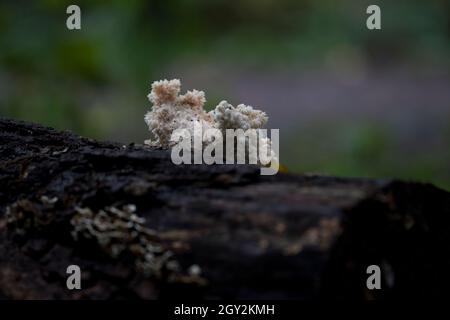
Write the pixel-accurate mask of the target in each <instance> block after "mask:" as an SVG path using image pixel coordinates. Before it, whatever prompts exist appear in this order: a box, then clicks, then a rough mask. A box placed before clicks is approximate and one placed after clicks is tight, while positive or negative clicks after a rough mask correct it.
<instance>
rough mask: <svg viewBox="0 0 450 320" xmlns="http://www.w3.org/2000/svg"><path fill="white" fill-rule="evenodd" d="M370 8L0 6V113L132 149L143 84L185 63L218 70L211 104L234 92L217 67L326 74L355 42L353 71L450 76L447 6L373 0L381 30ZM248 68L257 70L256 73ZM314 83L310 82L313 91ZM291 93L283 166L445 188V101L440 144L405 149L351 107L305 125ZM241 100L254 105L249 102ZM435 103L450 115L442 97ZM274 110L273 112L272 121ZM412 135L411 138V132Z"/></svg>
mask: <svg viewBox="0 0 450 320" xmlns="http://www.w3.org/2000/svg"><path fill="white" fill-rule="evenodd" d="M75 3H76V4H77V5H79V6H80V7H81V10H82V29H81V30H79V31H69V30H67V29H66V27H65V21H66V18H67V14H66V13H65V11H66V7H67V6H68V5H70V4H75ZM369 4H372V2H371V1H357V0H355V1H332V0H323V1H314V0H284V1H279V0H240V1H229V0H176V1H175V0H165V1H145V0H129V1H118V0H116V1H106V0H91V1H87V0H85V1H82V0H80V1H61V0H36V1H25V0H22V1H1V2H0V115H1V116H7V117H13V118H17V119H24V120H31V121H35V122H39V123H43V124H46V125H49V126H52V127H56V128H59V129H68V130H73V131H76V132H77V133H79V134H81V135H85V136H89V137H93V138H100V139H112V140H119V141H123V142H137V143H141V142H142V141H143V140H144V139H145V138H146V136H147V133H146V130H147V129H146V127H145V124H144V122H143V114H144V113H145V112H146V111H147V110H148V108H149V103H148V101H147V99H146V95H147V93H148V91H149V87H150V83H151V82H152V81H153V80H158V79H161V78H171V77H181V78H182V77H183V75H185V74H180V73H178V71H177V70H178V69H177V68H180V69H183V68H184V67H186V68H184V69H183V70H188V71H184V72H188V73H189V74H191V75H192V77H191V79H195V76H196V74H197V73H201V72H204V73H205V72H206V75H205V76H204V78H206V79H208V74H207V71H205V70H211V69H214V68H216V67H217V68H218V69H217V70H219V71H218V72H217V73H219V76H217V75H216V76H215V78H214V79H208V82H207V83H209V87H210V89H211V90H210V91H207V98H209V101H212V103H210V104H209V107H213V104H214V103H216V102H218V98H219V97H224V98H225V97H236V95H235V92H233V90H232V89H230V88H229V87H227V85H224V83H227V82H226V81H227V80H226V76H227V75H226V74H225V72H224V75H223V79H218V78H220V72H221V71H220V70H227V72H228V74H233V72H234V71H233V70H236V74H240V72H241V70H253V71H254V70H264V72H268V73H270V72H272V71H274V72H276V73H277V74H279V73H281V74H283V72H284V70H288V71H290V72H294V73H302V72H303V71H304V70H315V68H317V69H320V70H323V69H324V65H326V63H325V62H326V61H327V59H329V56H330V55H329V54H330V52H334V51H333V50H335V49H336V48H350V50H346V51H345V50H344V51H343V55H344V57H343V60H344V66H348V67H349V68H350V69H351V68H352V65H354V64H356V63H359V62H360V60H361V59H363V61H364V64H366V65H368V66H371V68H374V69H377V68H390V67H392V66H395V65H396V63H401V65H402V66H406V67H411V68H415V67H417V66H422V65H426V66H431V67H432V68H433V70H434V69H436V70H443V73H444V76H445V75H448V74H449V73H448V70H450V61H449V56H450V55H449V53H450V41H449V39H450V2H449V1H447V0H440V1H439V0H436V1H421V0H408V1H407V0H400V1H395V3H394V1H385V0H384V1H377V4H378V5H380V6H381V7H382V25H383V28H384V30H383V32H377V33H373V32H372V33H371V32H368V30H367V29H366V28H365V20H366V17H367V15H366V14H365V8H366V7H367V6H368V5H369ZM355 52H356V53H357V54H354V53H355ZM341 60H342V59H341ZM325 69H326V67H325ZM189 70H190V71H189ZM253 71H252V72H253ZM217 73H216V74H217ZM253 74H256V76H255V78H258V73H257V72H256V73H255V72H253ZM320 74H322V73H320ZM320 74H319V75H320ZM325 75H326V73H325ZM325 77H326V76H325ZM224 79H225V80H224ZM445 79H447V78H445ZM181 80H182V82H183V78H182V79H181ZM245 80H246V79H241V81H242V83H243V82H245ZM251 80H252V79H248V81H249V82H251ZM230 81H231V80H230ZM272 81H273V82H276V83H277V84H278V85H279V86H280V87H282V86H283V83H282V77H281V80H279V79H278V80H272ZM286 81H288V80H286ZM445 81H446V80H445ZM320 82H321V80H320V78H319V81H318V83H319V86H320ZM276 83H275V84H276ZM188 84H189V87H187V86H184V89H192V88H191V87H190V86H191V85H192V86H194V88H197V89H204V88H203V87H202V86H200V85H199V84H197V83H196V82H195V81H191V82H189V81H188ZM270 85H271V83H270ZM394 85H395V83H394ZM267 89H269V88H267ZM448 89H450V88H448ZM242 90H244V91H246V90H247V89H246V88H245V87H244V88H243V89H242ZM258 90H260V89H258ZM293 90H296V88H293ZM317 90H318V91H319V92H320V87H319V88H318V89H317ZM419 90H420V88H419ZM260 91H261V92H263V91H265V90H263V89H261V90H260ZM248 92H250V89H248ZM257 93H258V92H257ZM243 96H246V95H245V93H244V94H243ZM292 99H293V98H292ZM292 99H291V100H292ZM286 101H287V102H285V106H286V105H289V106H290V107H291V108H298V109H296V110H298V111H297V113H296V114H297V117H298V119H297V118H295V117H294V119H292V121H293V122H291V123H290V127H289V128H290V129H289V130H286V131H284V132H283V128H284V122H282V121H284V120H280V121H281V122H278V123H277V124H278V125H280V127H281V129H282V131H281V137H282V148H281V158H282V162H284V163H285V164H286V165H287V166H288V167H289V168H290V169H291V170H292V171H297V172H303V171H314V172H323V173H327V174H337V175H351V176H370V177H383V176H390V177H401V178H408V179H419V180H424V181H431V182H434V183H437V184H438V185H440V186H442V187H445V188H449V189H450V165H449V164H450V148H449V146H450V112H449V111H448V110H446V109H445V108H442V110H440V111H438V118H445V123H446V124H447V125H446V126H442V125H439V130H438V131H433V128H434V127H436V126H434V125H433V124H430V125H429V126H428V127H427V128H431V129H430V130H431V133H430V134H431V136H439V143H437V144H433V147H432V148H430V149H428V147H427V146H428V145H430V143H428V142H427V141H423V142H421V143H422V144H420V143H419V146H421V145H423V146H425V147H426V148H425V147H424V148H421V147H418V148H409V149H408V150H410V149H411V150H412V149H414V151H411V154H409V155H408V154H406V153H405V151H404V150H403V149H401V148H397V145H404V144H406V145H409V146H413V145H415V144H416V138H414V134H412V135H411V136H412V138H411V139H409V140H407V141H406V142H402V141H403V140H402V141H401V140H399V139H398V136H399V135H398V134H397V132H396V129H395V128H393V129H392V128H387V127H386V126H385V125H384V124H383V123H381V122H373V121H369V120H364V119H362V120H360V121H359V120H355V121H350V120H351V115H344V118H345V116H348V118H349V119H347V122H342V121H341V122H339V123H340V125H338V124H336V123H337V121H336V119H335V118H334V117H333V115H331V116H330V114H329V111H326V113H327V114H324V115H323V117H319V119H318V120H317V119H316V120H314V121H312V120H311V121H309V120H308V121H303V122H301V121H302V119H308V118H307V116H304V115H303V111H302V109H301V101H295V99H293V100H292V101H289V99H288V100H286ZM232 102H234V103H236V102H241V101H232ZM243 102H245V103H248V104H252V101H251V100H249V99H246V101H243ZM297 104H298V105H297ZM443 105H444V106H445V105H446V107H447V109H450V101H443ZM264 107H265V106H264V105H261V108H262V109H265V108H264ZM357 107H359V108H360V109H364V107H365V106H357ZM427 107H428V106H424V108H427ZM280 108H281V107H280ZM273 110H276V108H275V109H271V110H270V112H271V113H269V116H271V117H275V118H276V114H273V113H274V111H273ZM275 112H276V111H275ZM305 114H306V111H305ZM341 116H342V115H341ZM291 118H292V117H291ZM419 118H420V117H419ZM288 120H290V119H288ZM288 120H286V121H288ZM296 121H297V122H296ZM350 122H351V123H350ZM292 123H298V126H296V125H293V124H292ZM286 125H287V124H286ZM408 130H409V131H408ZM408 130H407V132H413V131H414V127H410V128H408ZM405 155H406V157H405Z"/></svg>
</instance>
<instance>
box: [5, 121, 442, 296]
mask: <svg viewBox="0 0 450 320" xmlns="http://www.w3.org/2000/svg"><path fill="white" fill-rule="evenodd" d="M0 141H1V143H0V237H1V239H0V298H3V299H152V298H176V297H178V298H183V297H184V298H253V299H260V298H274V299H298V298H300V299H318V298H343V299H360V300H362V299H391V298H398V297H403V298H404V297H432V296H444V295H446V293H447V290H448V287H449V284H450V276H449V272H448V270H450V249H449V244H450V241H449V240H450V239H449V238H450V228H449V225H450V195H449V193H448V192H446V191H443V190H440V189H438V188H436V187H434V186H432V185H429V184H419V183H412V182H403V181H395V180H370V179H355V178H335V177H326V176H317V175H292V174H281V173H279V174H278V175H276V176H260V175H259V168H258V167H256V166H250V165H238V166H233V165H215V166H207V165H181V166H176V165H173V164H172V163H171V161H170V153H169V152H168V151H166V150H162V149H156V148H152V147H148V146H141V145H127V146H123V145H121V144H117V143H110V142H98V141H94V140H90V139H86V138H82V137H79V136H76V135H74V134H72V133H69V132H60V131H56V130H54V129H51V128H46V127H43V126H40V125H36V124H31V123H25V122H20V121H14V120H8V119H0ZM72 264H76V265H78V266H80V268H81V271H82V281H81V284H82V289H81V290H72V291H70V290H68V289H67V287H66V279H67V276H68V275H67V274H66V268H67V267H68V266H69V265H72ZM372 264H376V265H379V266H380V268H381V270H382V290H368V289H367V288H366V279H367V277H368V275H367V274H366V269H367V267H368V266H369V265H372Z"/></svg>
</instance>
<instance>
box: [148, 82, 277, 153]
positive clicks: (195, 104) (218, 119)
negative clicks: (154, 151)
mask: <svg viewBox="0 0 450 320" xmlns="http://www.w3.org/2000/svg"><path fill="white" fill-rule="evenodd" d="M180 87H181V84H180V80H178V79H173V80H161V81H156V82H154V83H153V84H152V90H151V93H150V94H149V95H148V98H149V100H150V101H151V102H152V104H153V106H152V110H151V111H149V112H148V113H147V114H146V115H145V122H146V123H147V125H148V127H149V130H150V133H151V139H150V140H146V141H145V143H146V144H148V145H151V146H158V147H163V148H168V147H171V146H172V145H173V143H174V142H173V141H171V135H172V132H173V131H174V130H176V129H187V130H188V131H189V132H190V133H191V134H192V135H194V127H195V126H197V127H198V125H199V124H200V125H201V128H202V131H203V132H205V130H207V129H219V130H221V131H223V132H225V130H226V129H243V130H247V129H260V128H262V127H263V126H264V125H265V124H266V123H267V120H268V117H267V115H266V113H265V112H263V111H261V110H256V109H253V107H251V106H247V105H244V104H239V105H238V106H236V107H234V106H233V105H231V104H230V103H228V102H227V101H221V102H220V103H219V104H218V105H217V107H216V108H215V109H214V110H212V111H210V112H206V111H205V110H204V109H203V106H204V104H205V102H206V99H205V93H204V92H203V91H198V90H192V91H187V92H186V93H185V94H183V95H180ZM201 139H202V141H203V142H204V143H209V142H210V141H207V139H206V137H202V138H201ZM259 143H260V144H265V145H267V144H268V145H269V146H270V139H268V138H267V137H262V136H261V137H259ZM251 147H252V146H250V148H251ZM253 147H254V146H253Z"/></svg>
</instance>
